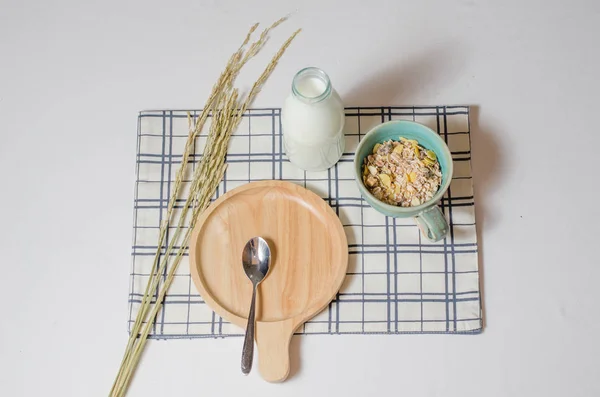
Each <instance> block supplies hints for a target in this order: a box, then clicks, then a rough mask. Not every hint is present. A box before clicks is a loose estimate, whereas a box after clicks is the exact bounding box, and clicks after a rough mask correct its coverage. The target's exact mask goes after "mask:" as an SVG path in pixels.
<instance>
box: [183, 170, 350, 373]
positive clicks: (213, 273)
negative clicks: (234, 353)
mask: <svg viewBox="0 0 600 397" xmlns="http://www.w3.org/2000/svg"><path fill="white" fill-rule="evenodd" d="M254 236H261V237H263V238H264V239H265V240H267V242H268V243H269V246H270V248H271V255H272V257H271V268H270V272H269V275H268V276H267V278H265V280H264V281H263V282H262V283H261V284H260V286H259V288H258V294H257V307H256V309H257V312H256V319H257V321H256V334H255V335H256V344H257V347H258V365H259V370H260V373H261V375H262V377H263V378H264V379H265V380H267V381H270V382H278V381H283V380H284V379H285V378H286V377H287V376H288V374H289V370H290V361H289V343H290V339H291V337H292V335H293V333H294V331H295V330H296V329H297V328H298V327H299V326H300V325H302V324H303V323H304V322H305V321H307V320H309V319H310V318H311V317H313V316H315V315H316V314H317V313H319V312H320V311H321V310H323V309H324V308H325V307H326V306H327V305H328V304H329V302H330V301H331V300H332V299H333V298H334V297H335V294H336V293H337V291H338V290H339V289H340V287H341V285H342V282H343V281H344V277H345V275H346V269H347V267H348V245H347V241H346V234H345V233H344V228H343V226H342V224H341V222H340V220H339V218H338V217H337V216H336V214H335V212H334V211H333V210H332V209H331V207H330V206H329V205H328V204H327V203H326V202H325V201H324V200H323V199H321V198H320V197H319V196H317V195H316V194H315V193H313V192H311V191H309V190H307V189H304V188H303V187H301V186H297V185H294V184H292V183H289V182H283V181H261V182H252V183H248V184H246V185H243V186H240V187H238V188H236V189H234V190H232V191H230V192H228V193H226V194H225V195H223V196H222V197H220V198H219V199H217V200H216V201H215V202H214V203H213V204H212V205H211V206H210V207H209V208H207V209H206V211H204V213H203V214H202V215H201V216H200V218H199V219H198V222H197V223H196V226H195V228H194V231H193V234H192V236H191V239H190V272H191V274H192V278H193V280H194V283H195V284H196V287H197V288H198V290H199V291H200V295H202V298H203V299H204V300H205V301H206V303H207V304H208V305H209V306H210V307H211V308H212V309H213V310H214V311H215V312H217V313H218V314H219V315H220V316H221V317H223V318H224V319H226V320H227V321H229V322H231V323H233V324H236V325H238V326H240V327H242V328H245V327H246V322H247V315H248V310H249V308H250V298H251V296H252V284H251V282H250V280H248V278H247V277H246V275H245V273H244V270H243V268H242V263H241V257H242V249H243V247H244V245H245V244H246V242H247V241H248V240H249V239H250V238H252V237H254Z"/></svg>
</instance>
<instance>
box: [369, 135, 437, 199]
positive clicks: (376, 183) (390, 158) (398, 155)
mask: <svg viewBox="0 0 600 397" xmlns="http://www.w3.org/2000/svg"><path fill="white" fill-rule="evenodd" d="M362 179H363V183H364V184H365V186H366V187H367V189H368V190H369V192H371V194H372V195H373V196H375V197H376V198H377V199H379V200H381V201H383V202H384V203H387V204H391V205H397V206H401V207H414V206H417V205H420V204H423V203H425V202H426V201H429V200H431V198H433V196H434V195H435V193H436V192H437V191H438V189H439V187H440V184H441V183H442V172H441V170H440V163H439V162H438V160H437V157H436V155H435V153H434V152H433V151H431V150H427V149H425V148H424V147H422V146H420V145H419V143H418V142H417V141H415V140H413V139H406V138H404V137H400V141H393V140H391V139H390V140H389V141H387V142H383V143H378V144H376V145H375V147H374V148H373V153H372V154H370V155H368V156H367V157H366V158H365V160H364V164H363V177H362Z"/></svg>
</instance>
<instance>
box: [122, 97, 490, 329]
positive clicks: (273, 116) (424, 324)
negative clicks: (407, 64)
mask: <svg viewBox="0 0 600 397" xmlns="http://www.w3.org/2000/svg"><path fill="white" fill-rule="evenodd" d="M187 112H188V111H186V110H154V111H143V112H140V114H139V119H138V121H139V123H138V145H137V147H138V152H137V168H136V172H137V180H136V190H135V203H134V226H133V254H132V255H133V264H132V267H131V274H130V278H131V285H130V294H129V308H130V310H129V327H131V325H132V324H133V322H134V320H135V315H136V311H137V310H138V308H139V304H140V300H141V297H142V296H143V293H144V290H145V287H146V283H147V281H148V276H149V272H150V269H151V266H152V261H153V258H154V255H155V252H156V244H157V241H158V231H159V225H160V223H161V221H162V219H163V216H165V213H166V208H167V204H168V200H169V196H170V194H171V188H172V184H173V181H174V179H175V174H176V172H177V169H178V167H179V163H180V161H181V158H182V153H183V148H184V145H185V141H186V139H187V133H188V126H187ZM190 113H191V114H192V115H194V116H196V115H197V114H198V111H190ZM398 119H406V120H413V121H417V122H419V123H422V124H425V125H427V126H428V127H430V128H432V129H433V130H434V131H437V132H438V133H439V134H440V135H441V136H442V138H443V139H444V140H445V141H446V142H447V144H448V146H449V147H450V150H451V152H452V157H453V159H454V177H453V180H452V183H451V186H450V189H449V190H448V192H447V194H446V195H445V196H444V199H443V200H442V203H441V207H442V209H443V211H444V213H445V214H446V217H447V219H448V220H449V223H450V233H449V235H448V237H447V238H446V239H444V240H443V241H441V242H437V243H432V242H429V241H427V240H426V239H424V238H423V237H422V236H421V234H420V232H419V229H418V228H417V226H416V225H415V223H414V221H413V220H412V219H394V218H388V217H385V216H384V215H381V214H380V213H378V212H377V211H375V210H373V209H372V208H371V207H370V206H369V205H368V204H367V203H366V202H365V201H364V200H363V199H362V198H361V196H360V194H359V191H358V188H357V187H356V182H355V181H354V178H353V171H352V168H353V167H352V160H353V155H354V151H355V149H356V147H357V145H358V142H359V141H360V139H361V137H362V136H364V134H365V133H367V132H368V131H369V130H370V129H371V128H372V127H374V126H375V125H377V124H379V123H381V122H384V121H387V120H398ZM209 123H210V119H209V122H208V123H207V126H206V127H205V128H206V129H208V125H209ZM345 134H346V152H345V153H344V155H343V156H342V158H341V160H340V161H339V163H338V164H336V165H335V166H334V167H333V168H331V169H329V170H327V171H322V172H305V171H302V170H300V169H298V168H296V167H295V166H294V165H292V164H291V163H290V162H289V161H288V160H287V157H286V156H285V153H284V152H283V148H282V139H281V110H280V109H277V108H273V109H252V110H249V111H247V113H246V114H245V116H244V118H243V121H242V123H241V125H240V127H239V128H238V130H237V131H236V133H235V134H234V135H233V136H232V138H231V142H230V146H229V152H228V154H227V163H228V168H227V172H226V175H225V178H224V180H223V181H222V182H221V184H220V186H219V188H218V191H217V193H216V196H217V197H218V196H219V195H221V194H223V193H224V192H226V191H229V190H231V189H234V188H235V187H237V186H240V185H243V184H245V183H248V182H250V181H257V180H263V179H282V180H287V181H290V182H293V183H297V184H299V185H301V186H304V187H306V188H308V189H310V190H312V191H313V192H315V193H317V194H318V195H320V196H321V197H322V198H323V199H324V200H326V201H327V202H328V203H329V204H330V205H331V206H332V207H333V209H334V210H335V211H336V213H337V214H338V215H339V217H340V219H341V221H342V224H343V225H344V230H345V231H346V235H347V237H348V249H349V253H350V255H349V266H348V273H347V276H346V279H345V282H344V284H343V286H342V288H341V290H340V292H339V294H338V295H337V296H336V298H335V299H334V300H333V302H331V303H330V304H329V306H328V307H327V308H326V309H325V310H323V311H322V312H321V313H319V314H318V315H317V316H316V317H314V318H313V319H312V320H310V321H309V322H307V323H306V324H305V325H303V326H302V327H301V328H300V329H299V330H298V331H297V332H298V333H300V334H349V333H361V334H371V333H390V334H400V333H478V332H480V331H481V329H482V313H481V302H480V290H479V272H478V261H477V236H476V231H475V227H476V226H475V211H474V200H473V185H472V176H471V161H470V159H471V145H470V130H469V108H468V107H464V106H429V107H412V106H410V107H369V108H356V107H352V108H347V109H346V126H345ZM205 142H206V135H205V134H203V135H202V136H200V137H198V138H197V142H196V145H195V154H194V155H193V156H191V158H190V161H192V162H197V161H198V159H199V158H200V157H199V154H201V153H202V149H203V147H204V144H205ZM184 190H185V189H184ZM183 201H184V200H181V201H180V202H179V205H180V206H181V205H183ZM167 243H168V240H167ZM165 248H166V247H164V246H163V247H162V249H163V252H165ZM159 287H160V286H159ZM242 334H243V330H242V329H240V328H238V327H236V326H235V325H233V324H230V323H228V322H226V321H225V320H223V319H222V318H221V317H219V316H218V315H216V314H215V313H214V312H213V311H212V310H211V309H210V308H209V307H208V306H207V305H206V304H205V303H204V301H203V300H202V298H201V297H200V295H199V294H198V292H197V291H196V289H195V287H194V285H193V282H192V280H191V277H190V272H189V262H188V257H187V253H186V256H185V257H184V258H183V260H182V262H181V264H180V266H179V269H178V271H177V273H176V276H175V279H174V282H173V284H172V286H171V288H170V290H169V293H168V294H167V296H166V298H165V304H164V306H163V309H162V310H161V312H159V314H158V316H157V319H156V324H155V326H154V328H153V330H152V331H151V335H150V337H153V338H164V339H168V338H202V337H225V336H234V335H235V336H241V335H242Z"/></svg>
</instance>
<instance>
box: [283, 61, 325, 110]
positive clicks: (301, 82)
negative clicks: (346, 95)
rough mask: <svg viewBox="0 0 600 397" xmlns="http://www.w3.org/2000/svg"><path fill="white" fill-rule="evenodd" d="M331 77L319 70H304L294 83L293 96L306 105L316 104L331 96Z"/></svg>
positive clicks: (299, 73)
mask: <svg viewBox="0 0 600 397" xmlns="http://www.w3.org/2000/svg"><path fill="white" fill-rule="evenodd" d="M331 91H332V88H331V82H330V81H329V76H327V74H326V73H325V72H324V71H322V70H321V69H319V68H315V67H309V68H305V69H302V70H301V71H299V72H298V73H296V76H294V80H293V81H292V94H293V95H294V97H295V98H296V99H298V100H299V101H301V102H304V103H306V104H315V103H319V102H322V101H324V100H325V99H327V98H329V97H330V96H331Z"/></svg>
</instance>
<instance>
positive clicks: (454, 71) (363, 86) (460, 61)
mask: <svg viewBox="0 0 600 397" xmlns="http://www.w3.org/2000/svg"><path fill="white" fill-rule="evenodd" d="M464 60H465V50H464V48H463V47H460V46H458V45H451V43H443V44H439V45H436V46H434V47H432V48H429V49H426V50H425V51H423V52H422V53H420V54H417V55H411V56H410V57H407V58H406V61H404V62H402V63H400V64H395V65H391V66H388V67H386V68H382V69H379V70H377V69H375V68H374V70H373V72H372V73H371V74H370V75H369V76H368V77H366V78H364V79H362V78H361V79H360V83H359V84H358V85H356V86H355V87H353V88H352V89H350V91H348V92H347V93H344V95H343V97H342V99H343V101H344V103H345V104H346V105H347V106H367V105H372V106H382V105H388V104H389V105H398V106H400V105H426V104H423V103H414V101H415V97H416V96H417V95H416V94H417V93H418V94H419V95H418V96H419V97H420V98H422V97H425V96H429V97H430V96H433V95H428V94H435V93H438V92H441V91H443V89H444V87H445V86H447V85H448V84H449V83H450V82H452V81H456V78H457V77H458V76H459V75H460V73H461V72H462V71H463V69H464V68H463V65H464Z"/></svg>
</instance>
